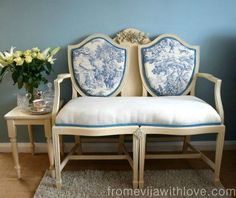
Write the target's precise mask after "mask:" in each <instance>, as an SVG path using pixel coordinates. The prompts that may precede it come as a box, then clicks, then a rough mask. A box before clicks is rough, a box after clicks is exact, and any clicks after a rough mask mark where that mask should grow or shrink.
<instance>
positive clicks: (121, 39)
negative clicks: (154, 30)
mask: <svg viewBox="0 0 236 198" xmlns="http://www.w3.org/2000/svg"><path fill="white" fill-rule="evenodd" d="M147 35H148V34H147V33H144V32H141V31H139V30H136V29H131V28H129V29H125V30H123V31H121V32H120V33H118V34H117V35H116V37H115V39H114V40H115V41H116V42H117V43H118V44H122V43H132V44H137V45H140V44H147V43H149V42H150V39H149V38H148V36H147Z"/></svg>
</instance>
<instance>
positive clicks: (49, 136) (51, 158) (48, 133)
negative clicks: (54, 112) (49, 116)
mask: <svg viewBox="0 0 236 198" xmlns="http://www.w3.org/2000/svg"><path fill="white" fill-rule="evenodd" d="M44 130H45V137H46V139H47V146H48V157H49V163H50V167H49V170H50V172H51V175H52V177H55V170H54V156H53V145H52V126H51V121H50V120H45V123H44Z"/></svg>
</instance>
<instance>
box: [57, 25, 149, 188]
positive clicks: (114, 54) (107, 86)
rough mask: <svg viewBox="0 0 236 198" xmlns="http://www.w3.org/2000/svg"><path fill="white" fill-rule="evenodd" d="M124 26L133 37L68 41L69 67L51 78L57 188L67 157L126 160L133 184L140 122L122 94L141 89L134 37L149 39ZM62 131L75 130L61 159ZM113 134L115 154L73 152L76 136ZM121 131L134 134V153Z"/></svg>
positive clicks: (70, 132)
mask: <svg viewBox="0 0 236 198" xmlns="http://www.w3.org/2000/svg"><path fill="white" fill-rule="evenodd" d="M126 32H128V34H129V35H131V36H132V35H133V36H134V37H132V38H131V39H124V38H123V36H124V35H123V33H120V34H118V36H117V37H116V38H114V40H112V39H111V38H110V37H108V36H106V35H103V34H94V35H92V36H90V37H88V38H87V39H85V40H84V41H82V42H81V43H79V44H77V45H72V46H68V65H69V73H68V74H61V75H59V76H58V78H57V79H56V80H55V81H54V85H55V100H54V107H53V113H52V116H53V145H54V153H55V170H56V185H57V188H60V187H61V185H62V180H61V171H62V169H63V168H64V167H65V165H66V163H67V162H68V161H69V160H108V159H114V160H121V159H126V160H128V162H129V163H130V166H131V167H132V169H133V187H134V188H136V187H138V151H139V148H138V146H139V140H138V137H137V136H136V131H137V130H138V128H139V126H138V125H137V123H135V122H131V121H132V120H130V117H129V114H132V111H135V110H137V108H136V109H135V107H134V108H133V109H132V110H130V112H126V109H127V107H128V106H127V102H126V100H125V96H141V95H142V87H139V86H137V85H136V84H135V82H137V83H138V84H140V85H141V78H140V75H139V71H138V67H137V66H138V64H137V63H138V58H137V42H143V43H147V41H149V39H148V38H146V36H145V35H142V33H141V32H139V31H137V30H134V29H129V30H126ZM133 38H137V39H138V40H133ZM117 43H119V44H122V45H118V44H117ZM65 79H70V80H71V82H72V99H71V100H70V101H69V102H68V103H67V104H65V106H64V107H63V108H62V109H61V110H60V109H59V100H60V84H61V83H62V81H63V80H65ZM120 96H121V97H120ZM108 103H109V106H108ZM136 107H137V106H136ZM125 116H126V117H125ZM62 135H75V136H77V141H76V144H75V146H74V147H73V148H72V150H71V151H70V152H69V154H68V155H67V156H66V157H65V158H64V160H63V161H61V159H60V141H59V139H60V137H61V136H62ZM114 135H120V138H119V148H120V149H119V154H118V155H117V154H116V155H85V154H80V153H81V152H76V151H78V149H80V148H81V145H80V137H81V136H90V137H101V136H114ZM124 135H132V137H133V138H132V139H133V158H131V156H130V155H129V153H128V152H127V150H126V149H125V146H124V144H123V143H124ZM78 153H79V154H78Z"/></svg>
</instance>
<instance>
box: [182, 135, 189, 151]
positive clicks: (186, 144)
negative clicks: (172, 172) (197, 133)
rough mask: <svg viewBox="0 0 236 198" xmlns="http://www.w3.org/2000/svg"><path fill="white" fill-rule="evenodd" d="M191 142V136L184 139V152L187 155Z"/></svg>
mask: <svg viewBox="0 0 236 198" xmlns="http://www.w3.org/2000/svg"><path fill="white" fill-rule="evenodd" d="M190 140H191V136H190V135H186V136H185V137H184V144H183V150H182V152H183V153H187V151H188V144H189V142H190Z"/></svg>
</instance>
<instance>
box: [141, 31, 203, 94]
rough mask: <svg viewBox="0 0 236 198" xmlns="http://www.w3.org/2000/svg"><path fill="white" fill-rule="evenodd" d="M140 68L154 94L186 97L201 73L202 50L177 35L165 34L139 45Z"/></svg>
mask: <svg viewBox="0 0 236 198" xmlns="http://www.w3.org/2000/svg"><path fill="white" fill-rule="evenodd" d="M139 67H140V73H141V77H142V81H143V84H144V86H145V88H146V89H147V91H148V92H149V93H150V94H151V95H153V96H175V95H185V94H188V93H189V91H190V88H191V83H192V79H193V76H194V74H195V73H196V72H198V67H199V47H198V46H191V45H188V44H187V43H186V42H184V41H183V40H181V39H180V38H178V37H177V36H175V35H170V34H163V35H161V36H159V37H157V38H156V39H155V40H153V41H152V42H151V43H148V44H147V45H141V46H139Z"/></svg>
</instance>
